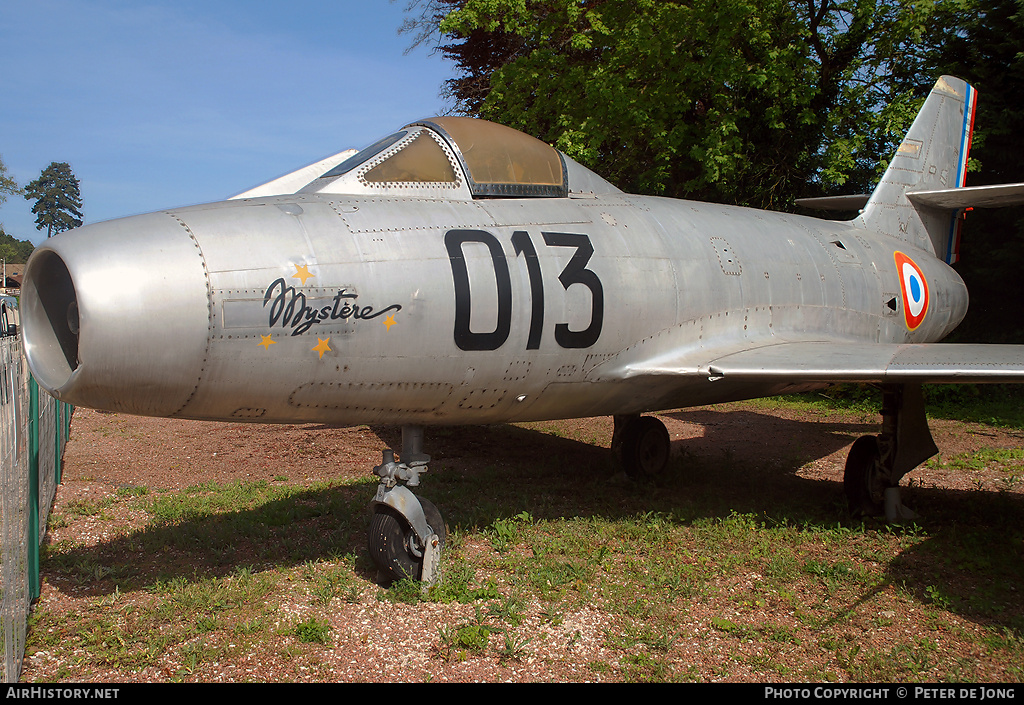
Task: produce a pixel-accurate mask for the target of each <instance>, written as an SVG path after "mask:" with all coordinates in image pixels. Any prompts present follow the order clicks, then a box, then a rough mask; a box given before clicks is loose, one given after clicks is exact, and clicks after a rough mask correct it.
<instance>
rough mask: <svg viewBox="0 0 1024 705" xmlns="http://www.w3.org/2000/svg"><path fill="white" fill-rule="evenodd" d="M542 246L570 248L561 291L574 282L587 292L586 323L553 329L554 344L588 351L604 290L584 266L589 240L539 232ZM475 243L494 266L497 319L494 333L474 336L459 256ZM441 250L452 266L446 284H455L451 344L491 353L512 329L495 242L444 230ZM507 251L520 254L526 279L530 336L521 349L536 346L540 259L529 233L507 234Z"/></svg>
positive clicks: (507, 281)
mask: <svg viewBox="0 0 1024 705" xmlns="http://www.w3.org/2000/svg"><path fill="white" fill-rule="evenodd" d="M541 235H542V236H543V238H544V244H545V245H547V246H548V247H571V248H574V249H575V252H573V255H572V257H571V258H570V259H569V263H568V264H566V265H565V268H564V269H563V270H562V272H561V273H560V274H559V275H558V281H559V283H560V284H561V285H562V288H563V289H566V290H568V289H569V287H570V286H572V285H573V284H580V285H582V286H585V287H587V288H588V289H589V290H590V302H591V310H590V324H589V325H588V326H587V327H586V328H585V329H583V330H578V331H576V330H570V329H569V324H568V323H558V324H556V325H555V342H556V343H558V345H560V346H561V347H563V348H589V347H590V346H591V345H593V344H594V343H596V342H597V339H598V338H599V337H600V335H601V326H602V323H603V321H604V288H603V287H602V286H601V280H600V279H599V278H598V276H597V274H595V273H594V272H593V271H591V270H589V269H587V263H588V262H590V258H591V257H592V256H593V254H594V246H593V245H592V244H591V243H590V238H589V237H587V236H586V235H580V234H577V233H541ZM467 242H475V243H479V244H481V245H484V246H486V247H487V251H488V252H489V253H490V255H491V264H492V265H493V266H494V278H495V282H496V285H497V288H498V319H497V322H496V323H495V327H494V330H492V331H488V332H484V333H476V332H473V331H472V330H470V328H469V319H470V315H471V313H472V311H473V298H472V292H471V290H470V285H469V268H468V267H467V265H466V257H465V254H464V253H463V249H462V248H463V245H465V244H466V243H467ZM444 246H445V248H446V249H447V250H448V259H449V260H450V261H451V265H452V280H453V282H454V284H455V344H456V345H457V346H459V349H460V350H497V349H498V348H500V347H501V346H502V345H504V344H505V341H506V340H508V336H509V333H510V332H511V330H512V277H511V276H510V275H509V269H508V261H507V259H506V258H505V250H504V249H503V248H502V246H501V243H500V242H499V241H498V238H496V237H495V236H494V235H492V234H491V233H489V232H487V231H485V230H449V231H448V232H447V233H445V236H444ZM512 247H513V249H514V250H515V254H516V258H519V257H520V256H522V258H523V261H524V262H525V264H526V274H527V276H528V278H529V280H530V301H531V310H530V332H529V336H528V337H527V342H526V349H527V350H537V349H539V348H540V340H541V335H542V333H543V328H544V281H543V279H542V277H541V269H540V258H539V257H538V256H537V249H536V248H535V247H534V245H533V240H532V239H531V238H530V234H529V233H527V232H526V231H524V230H517V231H515V232H514V233H512Z"/></svg>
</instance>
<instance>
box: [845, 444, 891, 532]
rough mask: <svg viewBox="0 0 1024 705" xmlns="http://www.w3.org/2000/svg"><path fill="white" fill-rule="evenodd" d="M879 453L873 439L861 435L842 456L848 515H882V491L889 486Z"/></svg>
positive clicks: (883, 498) (883, 494)
mask: <svg viewBox="0 0 1024 705" xmlns="http://www.w3.org/2000/svg"><path fill="white" fill-rule="evenodd" d="M881 458H882V456H881V452H880V451H879V448H878V439H877V438H876V437H875V436H861V437H860V438H858V439H857V440H856V441H855V442H854V444H853V447H852V448H850V454H849V455H848V456H847V457H846V470H845V471H844V472H843V489H844V490H845V491H846V501H847V502H848V503H849V505H850V513H851V514H853V515H854V516H877V515H879V514H881V513H882V509H883V502H884V500H885V490H886V488H887V487H888V486H889V482H888V480H887V478H886V474H885V471H884V470H883V468H882V461H881Z"/></svg>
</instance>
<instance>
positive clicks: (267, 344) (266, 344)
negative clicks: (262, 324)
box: [256, 334, 277, 350]
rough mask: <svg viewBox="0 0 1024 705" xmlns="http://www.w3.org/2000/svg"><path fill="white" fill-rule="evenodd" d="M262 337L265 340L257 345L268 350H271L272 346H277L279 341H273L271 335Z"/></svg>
mask: <svg viewBox="0 0 1024 705" xmlns="http://www.w3.org/2000/svg"><path fill="white" fill-rule="evenodd" d="M260 337H261V338H263V340H261V341H260V342H258V343H256V344H257V345H262V346H263V347H264V348H265V349H266V350H270V346H271V345H277V341H276V340H273V339H272V338H271V336H269V335H262V334H261V335H260Z"/></svg>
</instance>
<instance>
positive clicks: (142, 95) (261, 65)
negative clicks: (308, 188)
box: [0, 0, 454, 243]
mask: <svg viewBox="0 0 1024 705" xmlns="http://www.w3.org/2000/svg"><path fill="white" fill-rule="evenodd" d="M405 5H406V0H398V2H394V3H392V2H389V1H388V0H361V1H359V0H324V1H323V2H313V1H311V0H290V1H289V2H271V1H269V0H246V1H244V2H243V1H241V0H199V1H193V0H174V1H170V0H0V67H2V71H0V156H2V158H3V161H4V163H5V164H6V165H7V168H8V173H9V175H10V176H13V177H14V178H15V179H17V181H18V183H19V184H21V185H24V184H26V183H28V182H29V181H31V180H33V179H35V178H36V177H38V176H39V173H40V171H42V170H43V169H44V168H45V167H46V166H47V165H48V164H49V163H50V162H68V163H69V164H70V165H71V168H72V170H73V171H74V172H75V175H76V176H77V177H78V179H79V181H80V182H81V190H82V200H83V204H84V206H83V211H84V213H85V222H86V223H93V222H97V221H101V220H108V219H110V218H117V217H121V216H125V215H134V214H136V213H145V212H149V211H153V210H159V209H161V208H172V207H176V206H183V205H190V204H193V203H205V202H209V201H218V200H222V199H224V198H227V197H228V196H231V195H233V194H235V193H238V192H240V191H244V190H246V189H248V188H250V187H252V186H255V185H257V184H260V183H263V182H265V181H269V180H271V179H273V178H276V177H278V176H281V175H282V174H285V173H287V172H290V171H293V170H295V169H298V168H299V167H302V166H304V165H306V164H309V163H311V162H314V161H316V160H318V159H321V158H323V157H325V156H328V155H330V154H333V153H335V152H339V151H341V150H342V149H346V148H349V147H355V148H361V147H364V146H366V145H367V144H369V143H371V142H373V141H374V140H375V139H376V138H377V137H380V136H383V135H384V134H387V133H388V132H390V131H392V130H393V129H395V128H398V127H401V126H402V125H404V124H406V123H408V122H412V121H414V120H417V119H419V118H423V117H429V116H433V115H437V114H440V113H442V112H443V111H444V110H445V107H446V103H445V101H444V100H443V99H442V98H441V97H440V92H441V86H442V83H443V82H444V80H445V79H446V78H450V77H451V76H452V75H453V74H454V70H453V68H452V65H451V64H450V63H449V62H445V61H443V60H442V59H441V58H440V56H437V55H431V53H430V51H429V48H424V47H421V48H417V49H415V50H413V51H411V52H410V53H408V54H406V53H405V51H406V49H407V48H408V46H409V44H410V41H411V40H410V38H409V37H408V36H407V35H402V36H398V34H397V30H398V27H399V25H400V24H401V22H402V18H403V11H404V9H405ZM31 208H32V204H31V203H30V202H29V201H27V200H25V199H24V198H22V197H20V196H9V197H8V198H7V201H6V203H4V204H3V205H0V223H3V225H4V229H5V230H6V232H7V233H8V234H10V235H12V236H14V237H15V238H17V239H19V240H24V239H29V240H32V241H33V242H35V243H38V242H39V241H40V240H42V239H44V238H45V233H44V232H40V231H38V230H36V229H35V216H33V215H32V212H31Z"/></svg>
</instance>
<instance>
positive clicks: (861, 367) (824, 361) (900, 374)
mask: <svg viewBox="0 0 1024 705" xmlns="http://www.w3.org/2000/svg"><path fill="white" fill-rule="evenodd" d="M707 374H708V376H709V377H722V378H726V379H748V380H761V381H779V382H887V383H938V384H942V383H982V382H1019V381H1021V380H1022V379H1024V345H972V344H954V343H924V344H907V345H885V344H873V343H837V342H797V343H779V344H777V345H768V346H765V347H759V348H752V349H748V350H743V351H740V352H735V353H731V354H726V355H723V356H722V357H719V358H717V359H715V360H712V361H711V362H709V363H708V364H707Z"/></svg>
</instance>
